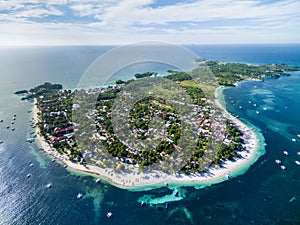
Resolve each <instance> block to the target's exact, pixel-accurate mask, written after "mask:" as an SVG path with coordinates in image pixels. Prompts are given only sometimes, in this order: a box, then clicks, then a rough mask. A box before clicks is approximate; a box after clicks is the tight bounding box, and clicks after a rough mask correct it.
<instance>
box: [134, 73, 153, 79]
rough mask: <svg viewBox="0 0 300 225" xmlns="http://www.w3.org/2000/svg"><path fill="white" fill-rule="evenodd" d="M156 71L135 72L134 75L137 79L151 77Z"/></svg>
mask: <svg viewBox="0 0 300 225" xmlns="http://www.w3.org/2000/svg"><path fill="white" fill-rule="evenodd" d="M157 74H158V73H156V72H145V73H136V74H135V75H134V76H135V78H137V79H140V78H144V77H151V76H156V75H157Z"/></svg>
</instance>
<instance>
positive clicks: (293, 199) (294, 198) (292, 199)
mask: <svg viewBox="0 0 300 225" xmlns="http://www.w3.org/2000/svg"><path fill="white" fill-rule="evenodd" d="M295 200H296V196H295V195H294V196H293V197H292V198H291V199H290V201H289V203H291V202H292V201H295Z"/></svg>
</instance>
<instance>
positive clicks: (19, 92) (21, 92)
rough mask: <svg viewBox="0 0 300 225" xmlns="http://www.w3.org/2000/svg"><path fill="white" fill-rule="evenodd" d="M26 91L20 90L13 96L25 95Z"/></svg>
mask: <svg viewBox="0 0 300 225" xmlns="http://www.w3.org/2000/svg"><path fill="white" fill-rule="evenodd" d="M27 93H28V91H27V90H21V91H16V92H15V93H14V94H15V95H20V94H27Z"/></svg>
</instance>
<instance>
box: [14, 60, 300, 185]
mask: <svg viewBox="0 0 300 225" xmlns="http://www.w3.org/2000/svg"><path fill="white" fill-rule="evenodd" d="M205 63H206V65H208V66H209V68H210V70H211V71H212V72H213V74H214V82H205V83H198V82H197V81H195V80H194V79H193V73H197V68H196V69H195V70H194V71H191V72H180V71H172V70H169V71H168V73H169V75H167V76H164V79H168V80H170V81H172V82H174V83H176V85H177V86H174V93H175V95H176V91H184V92H185V93H186V94H187V95H188V96H189V97H190V102H187V100H186V99H179V100H177V101H178V102H179V104H183V105H184V104H186V105H188V106H189V107H190V109H191V110H192V111H191V114H193V115H194V118H196V120H195V121H193V129H191V130H192V132H193V135H194V136H193V138H192V137H191V140H190V141H187V142H186V143H185V146H186V148H188V147H190V148H192V149H193V152H192V154H191V155H189V156H188V160H186V161H185V162H184V163H183V164H181V166H180V168H179V170H177V171H173V170H172V168H170V167H168V166H166V167H164V166H162V167H157V165H158V164H162V165H164V162H165V161H167V159H169V158H172V155H173V153H174V152H177V151H182V148H181V147H180V144H179V141H180V139H181V138H182V132H183V129H185V128H183V126H182V123H183V122H184V120H185V119H186V118H184V117H183V118H182V117H181V116H180V115H179V114H180V112H179V111H178V109H177V108H176V107H175V106H174V104H170V102H167V101H166V100H165V99H164V98H161V97H157V96H154V95H152V96H151V95H150V96H148V97H146V98H143V99H141V100H139V101H137V102H136V103H135V104H134V106H133V107H132V108H131V109H130V110H129V112H128V119H127V122H128V134H129V133H131V134H133V136H134V137H135V138H136V140H140V141H141V142H142V141H146V140H150V141H151V138H154V139H155V138H156V137H158V136H161V135H163V138H162V139H161V141H160V143H159V144H158V145H156V146H153V148H152V149H150V150H147V151H146V150H145V149H143V147H141V145H138V144H132V143H129V142H128V143H125V142H124V141H121V140H119V139H118V137H117V135H116V133H115V130H114V126H113V122H112V116H113V114H112V113H113V112H112V111H113V107H114V102H115V101H116V99H117V97H118V95H119V94H120V93H121V92H122V91H124V90H126V88H127V87H128V86H130V84H132V83H134V82H133V81H136V80H142V79H148V78H149V79H150V78H153V79H158V78H157V76H158V74H157V73H155V72H146V73H139V74H135V75H134V76H135V79H132V80H128V81H123V80H118V81H116V85H114V86H109V87H101V88H96V89H89V90H75V91H71V90H63V87H62V85H60V84H51V83H48V82H46V83H44V84H42V85H39V86H37V87H35V88H32V89H30V90H28V91H26V90H22V91H19V92H16V94H26V96H25V99H29V98H33V99H34V110H33V113H34V121H35V124H36V134H37V139H38V141H39V144H40V146H41V148H42V149H43V150H44V151H45V152H47V154H50V155H52V156H54V157H56V158H57V159H59V160H60V161H61V162H62V163H64V164H65V165H66V166H68V167H70V168H73V169H75V170H79V171H83V172H87V173H90V174H94V175H95V176H100V177H101V178H102V179H104V180H107V181H109V182H110V183H112V184H114V185H116V186H118V187H122V188H132V189H134V188H142V187H143V188H144V187H145V186H148V187H149V188H150V187H151V188H154V187H159V186H162V185H181V186H184V185H187V186H191V185H193V186H195V185H199V186H205V185H211V184H215V183H219V182H222V181H224V180H228V179H230V178H232V177H233V176H236V175H238V174H239V171H240V170H243V169H245V168H246V169H247V168H249V166H250V165H251V164H253V163H254V162H255V161H256V160H257V159H258V157H260V155H262V154H264V147H263V144H264V143H263V138H262V137H261V134H260V133H259V132H258V131H257V130H254V129H253V128H251V127H249V126H248V125H246V124H245V123H243V122H242V121H240V120H239V119H238V118H236V117H234V116H233V115H231V114H230V113H228V112H227V111H226V109H225V107H224V106H223V105H222V104H221V103H220V99H221V98H222V89H221V87H222V86H234V85H236V83H237V82H239V81H242V80H248V79H258V80H264V79H265V78H266V77H273V78H278V77H280V76H288V75H290V74H289V73H288V71H296V70H299V68H298V67H294V66H288V65H284V64H278V65H274V64H272V65H248V64H242V63H225V62H218V61H210V60H206V61H205ZM156 88H157V89H156V90H154V91H157V92H163V91H164V90H163V88H162V87H159V86H158V87H156ZM204 90H205V91H204ZM172 91H173V90H172ZM178 93H179V92H178ZM165 94H166V95H167V93H165ZM95 95H96V96H97V98H96V99H97V101H96V103H95V105H94V106H93V107H91V106H90V105H87V104H89V101H88V100H87V99H89V98H90V97H91V96H95ZM28 96H30V97H28ZM78 96H80V97H78ZM23 99H24V98H23ZM84 109H89V110H88V111H84ZM74 112H76V114H77V115H79V118H77V120H76V121H73V120H72V118H74ZM153 118H158V119H159V122H160V123H161V125H162V127H163V128H162V130H159V129H155V128H153V127H151V126H150V125H151V121H152V120H153ZM78 121H79V122H78ZM195 128H196V129H195ZM150 137H151V138H150ZM99 143H100V144H99ZM192 143H194V145H193V146H189V145H192ZM212 149H213V150H214V151H213V152H214V154H213V158H210V159H211V161H210V162H209V164H206V166H202V164H204V161H205V155H209V154H211V152H212ZM157 168H159V169H157Z"/></svg>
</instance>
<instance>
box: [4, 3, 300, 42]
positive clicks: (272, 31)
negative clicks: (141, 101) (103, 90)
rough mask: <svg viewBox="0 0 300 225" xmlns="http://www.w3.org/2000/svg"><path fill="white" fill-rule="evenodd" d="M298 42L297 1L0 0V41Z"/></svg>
mask: <svg viewBox="0 0 300 225" xmlns="http://www.w3.org/2000/svg"><path fill="white" fill-rule="evenodd" d="M139 41H164V42H169V43H175V44H241V43H300V1H299V0H282V1H278V0H180V1H178V0H47V1H45V0H43V1H41V0H0V45H2V46H14V45H115V44H117V45H119V44H129V43H134V42H139Z"/></svg>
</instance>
